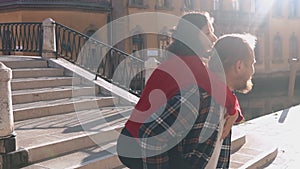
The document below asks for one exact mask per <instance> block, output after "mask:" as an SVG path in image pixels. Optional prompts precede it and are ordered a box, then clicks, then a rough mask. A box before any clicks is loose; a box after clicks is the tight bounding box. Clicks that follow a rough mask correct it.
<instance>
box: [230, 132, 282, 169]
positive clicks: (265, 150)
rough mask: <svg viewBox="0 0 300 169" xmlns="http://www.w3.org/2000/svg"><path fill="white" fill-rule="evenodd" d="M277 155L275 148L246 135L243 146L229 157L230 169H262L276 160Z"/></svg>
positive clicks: (259, 139)
mask: <svg viewBox="0 0 300 169" xmlns="http://www.w3.org/2000/svg"><path fill="white" fill-rule="evenodd" d="M277 153H278V150H277V147H274V146H271V145H270V144H268V142H265V141H262V140H261V138H257V137H253V136H252V135H249V134H248V135H247V140H246V143H245V145H244V146H242V148H241V149H239V150H238V151H236V152H235V153H234V154H232V155H231V161H230V168H232V169H234V168H239V169H257V168H264V167H266V166H267V165H269V164H270V163H271V162H272V161H273V160H274V159H275V158H276V156H277Z"/></svg>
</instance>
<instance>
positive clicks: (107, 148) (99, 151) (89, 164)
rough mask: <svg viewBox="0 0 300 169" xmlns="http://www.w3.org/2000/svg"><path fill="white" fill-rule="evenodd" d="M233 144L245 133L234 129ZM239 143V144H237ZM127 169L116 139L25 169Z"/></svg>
mask: <svg viewBox="0 0 300 169" xmlns="http://www.w3.org/2000/svg"><path fill="white" fill-rule="evenodd" d="M233 133H235V134H233V140H232V144H233V146H234V147H240V146H241V145H240V143H242V142H243V141H241V140H245V135H243V134H242V133H241V132H238V131H237V132H236V131H234V132H233ZM235 144H239V145H235ZM49 168H51V169H52V168H53V169H54V168H55V169H71V168H72V169H75V168H76V169H95V168H97V169H127V168H126V167H125V166H123V165H122V163H121V162H120V161H119V159H118V157H117V156H116V141H112V142H109V143H107V144H104V145H101V146H99V145H97V146H93V147H88V148H85V149H82V150H78V151H76V152H73V153H70V154H65V155H61V156H58V157H56V158H52V159H49V160H46V161H42V162H39V163H36V164H33V165H30V166H27V167H24V168H23V169H49Z"/></svg>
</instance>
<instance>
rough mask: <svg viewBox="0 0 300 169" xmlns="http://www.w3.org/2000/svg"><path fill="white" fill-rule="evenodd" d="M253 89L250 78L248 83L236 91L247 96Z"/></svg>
mask: <svg viewBox="0 0 300 169" xmlns="http://www.w3.org/2000/svg"><path fill="white" fill-rule="evenodd" d="M252 87H253V83H252V78H250V79H248V80H247V81H245V82H243V83H242V84H241V85H240V86H237V87H236V89H235V91H237V92H239V93H244V94H246V93H248V92H250V91H251V90H252Z"/></svg>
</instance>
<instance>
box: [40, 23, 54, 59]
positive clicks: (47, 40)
mask: <svg viewBox="0 0 300 169" xmlns="http://www.w3.org/2000/svg"><path fill="white" fill-rule="evenodd" d="M54 23H55V22H54V20H53V19H51V18H47V19H45V20H44V21H43V31H44V35H43V53H42V57H44V58H55V57H56V56H55V55H56V38H55V24H54Z"/></svg>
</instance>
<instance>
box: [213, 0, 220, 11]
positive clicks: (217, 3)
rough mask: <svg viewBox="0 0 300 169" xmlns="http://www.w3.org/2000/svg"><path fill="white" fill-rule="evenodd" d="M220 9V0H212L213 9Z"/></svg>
mask: <svg viewBox="0 0 300 169" xmlns="http://www.w3.org/2000/svg"><path fill="white" fill-rule="evenodd" d="M219 9H220V0H214V1H213V10H215V11H216V10H219Z"/></svg>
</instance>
